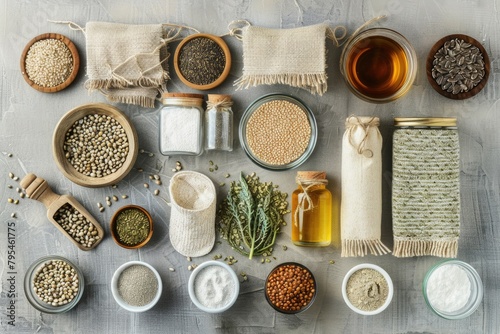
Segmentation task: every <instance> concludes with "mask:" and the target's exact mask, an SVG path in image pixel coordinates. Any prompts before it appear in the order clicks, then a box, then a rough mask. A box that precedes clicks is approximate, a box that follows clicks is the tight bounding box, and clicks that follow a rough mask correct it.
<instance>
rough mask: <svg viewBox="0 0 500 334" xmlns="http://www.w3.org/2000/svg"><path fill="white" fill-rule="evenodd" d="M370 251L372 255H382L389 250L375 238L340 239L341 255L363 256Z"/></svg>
mask: <svg viewBox="0 0 500 334" xmlns="http://www.w3.org/2000/svg"><path fill="white" fill-rule="evenodd" d="M368 252H370V253H371V254H373V255H384V254H387V253H390V252H391V250H390V249H389V248H388V247H387V246H386V245H384V244H383V243H382V241H380V239H375V240H342V253H341V254H340V256H341V257H357V256H365V255H368Z"/></svg>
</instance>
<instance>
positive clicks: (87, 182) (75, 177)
mask: <svg viewBox="0 0 500 334" xmlns="http://www.w3.org/2000/svg"><path fill="white" fill-rule="evenodd" d="M138 146H139V143H138V138H137V132H136V130H135V128H134V126H133V125H132V123H131V122H130V120H129V119H128V117H127V116H126V115H124V114H123V113H122V112H121V111H120V110H119V109H117V108H115V107H113V106H111V105H108V104H104V103H95V104H85V105H82V106H79V107H76V108H74V109H72V110H70V111H68V112H67V113H66V114H65V115H64V116H63V117H62V118H61V119H60V120H59V123H58V124H57V125H56V128H55V130H54V134H53V137H52V151H53V154H54V160H55V162H56V165H57V167H58V168H59V170H60V171H61V172H62V173H63V174H64V176H66V177H67V178H68V179H69V180H70V181H72V182H74V183H76V184H78V185H81V186H84V187H90V188H96V187H105V186H110V185H113V184H116V183H118V182H119V181H120V180H122V179H123V178H124V177H125V176H126V175H127V174H128V173H129V172H130V170H131V169H132V168H133V166H134V163H135V160H136V159H137V153H138Z"/></svg>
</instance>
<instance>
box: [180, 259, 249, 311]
mask: <svg viewBox="0 0 500 334" xmlns="http://www.w3.org/2000/svg"><path fill="white" fill-rule="evenodd" d="M210 266H218V267H221V268H224V269H226V270H227V271H228V272H229V274H230V276H231V278H232V279H233V281H234V295H233V296H232V298H231V300H230V301H229V302H228V303H227V304H226V305H224V306H223V307H220V308H209V307H206V306H204V305H203V304H201V303H200V302H199V301H198V298H196V293H195V291H194V282H195V279H196V276H197V275H198V274H199V273H200V271H201V270H203V269H204V268H206V267H210ZM239 293H240V281H239V280H238V276H237V275H236V273H235V272H234V270H233V268H231V267H230V266H229V265H228V264H226V263H224V262H220V261H215V260H209V261H205V262H203V263H202V264H200V265H198V266H197V267H196V268H195V269H194V270H193V272H192V273H191V275H190V276H189V281H188V294H189V297H190V298H191V301H192V302H193V304H194V305H195V306H196V307H197V308H199V309H200V310H202V311H204V312H207V313H221V312H224V311H227V310H228V309H230V308H231V307H232V306H233V305H234V303H235V302H236V300H237V299H238V296H239Z"/></svg>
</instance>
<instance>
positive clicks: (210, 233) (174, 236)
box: [169, 171, 216, 257]
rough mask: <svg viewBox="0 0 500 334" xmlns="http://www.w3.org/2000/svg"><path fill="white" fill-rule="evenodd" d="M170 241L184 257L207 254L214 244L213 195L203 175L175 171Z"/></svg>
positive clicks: (210, 185) (171, 186)
mask: <svg viewBox="0 0 500 334" xmlns="http://www.w3.org/2000/svg"><path fill="white" fill-rule="evenodd" d="M169 192H170V201H171V203H170V207H171V208H170V228H169V232H170V242H171V243H172V246H173V247H174V249H175V250H176V251H177V252H179V253H180V254H182V255H184V256H192V257H197V256H203V255H206V254H208V253H209V252H210V251H211V250H212V248H213V246H214V243H215V210H216V192H215V186H214V184H213V182H212V181H211V180H210V179H209V178H208V177H207V176H205V175H203V174H201V173H198V172H193V171H182V172H177V173H175V175H174V176H173V177H172V179H171V180H170V185H169Z"/></svg>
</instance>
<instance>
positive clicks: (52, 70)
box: [21, 33, 80, 93]
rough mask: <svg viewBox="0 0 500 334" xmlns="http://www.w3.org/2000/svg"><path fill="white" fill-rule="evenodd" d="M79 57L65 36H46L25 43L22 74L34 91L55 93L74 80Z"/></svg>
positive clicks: (54, 34)
mask: <svg viewBox="0 0 500 334" xmlns="http://www.w3.org/2000/svg"><path fill="white" fill-rule="evenodd" d="M79 68H80V56H79V55H78V50H77V48H76V46H75V44H73V42H72V41H71V40H70V39H69V38H68V37H66V36H64V35H60V34H56V33H47V34H42V35H38V36H36V37H34V38H33V39H32V40H31V41H29V42H28V44H27V45H26V47H25V48H24V50H23V53H22V55H21V74H22V75H23V77H24V80H25V81H26V82H27V83H28V84H29V85H30V86H31V87H33V88H34V89H36V90H38V91H40V92H44V93H55V92H58V91H60V90H63V89H64V88H66V87H68V86H69V85H70V84H71V83H72V82H73V80H75V78H76V75H77V74H78V70H79Z"/></svg>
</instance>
